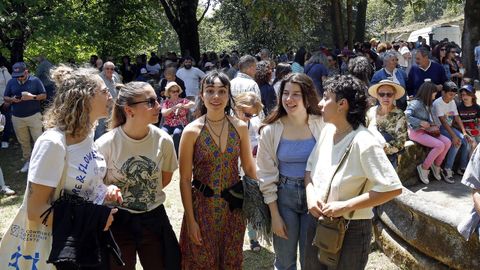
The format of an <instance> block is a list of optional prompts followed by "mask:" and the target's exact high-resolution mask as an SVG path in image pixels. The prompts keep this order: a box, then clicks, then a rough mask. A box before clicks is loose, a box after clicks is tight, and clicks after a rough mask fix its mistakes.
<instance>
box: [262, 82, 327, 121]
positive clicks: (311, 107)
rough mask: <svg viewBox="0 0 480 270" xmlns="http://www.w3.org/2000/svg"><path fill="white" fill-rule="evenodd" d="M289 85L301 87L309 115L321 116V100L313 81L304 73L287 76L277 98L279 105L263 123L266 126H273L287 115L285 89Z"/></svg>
mask: <svg viewBox="0 0 480 270" xmlns="http://www.w3.org/2000/svg"><path fill="white" fill-rule="evenodd" d="M287 83H295V84H297V85H298V86H300V89H301V90H302V100H303V104H304V106H305V108H306V109H307V114H313V115H321V109H320V107H318V102H320V100H319V98H318V94H317V91H316V90H315V86H314V84H313V81H312V79H310V77H308V76H307V75H305V74H303V73H292V74H289V75H287V76H286V77H285V78H284V79H283V81H282V82H281V84H280V91H279V93H278V98H277V105H276V106H275V108H274V109H273V110H272V112H271V113H270V114H269V115H268V116H267V118H265V120H264V121H263V123H264V124H265V125H268V124H271V123H273V122H275V121H277V120H278V119H280V118H282V117H283V116H285V115H287V111H286V110H285V108H284V107H283V104H282V96H283V90H284V89H285V85H286V84H287Z"/></svg>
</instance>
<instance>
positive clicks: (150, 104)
mask: <svg viewBox="0 0 480 270" xmlns="http://www.w3.org/2000/svg"><path fill="white" fill-rule="evenodd" d="M140 103H147V107H148V108H153V107H155V104H156V103H157V99H156V98H154V97H151V98H149V99H147V100H142V101H137V102H132V103H130V104H129V105H130V106H131V105H135V104H140Z"/></svg>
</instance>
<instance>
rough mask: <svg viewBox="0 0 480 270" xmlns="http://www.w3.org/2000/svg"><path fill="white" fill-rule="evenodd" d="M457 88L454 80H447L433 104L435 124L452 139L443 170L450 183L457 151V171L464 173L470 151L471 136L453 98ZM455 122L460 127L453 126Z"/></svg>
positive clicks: (446, 179) (460, 173) (443, 133)
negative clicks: (458, 157)
mask: <svg viewBox="0 0 480 270" xmlns="http://www.w3.org/2000/svg"><path fill="white" fill-rule="evenodd" d="M457 90H458V88H457V85H456V84H455V83H454V82H452V81H447V82H446V83H445V84H444V85H443V91H442V96H441V97H439V98H437V99H436V100H435V101H434V102H433V104H432V112H433V120H434V121H435V124H437V125H438V126H439V127H440V133H441V134H442V135H444V136H446V137H447V138H449V139H450V140H451V141H452V146H451V147H450V150H449V151H448V154H447V157H446V160H445V165H444V171H442V174H444V176H443V177H444V179H445V181H447V182H448V183H454V181H453V171H452V167H453V163H454V161H455V158H456V156H457V153H458V154H459V155H460V164H459V166H460V167H459V168H458V170H457V173H458V174H459V175H463V172H464V171H465V168H466V167H467V163H468V153H469V152H470V150H469V143H468V142H469V141H470V140H471V138H470V136H469V135H468V133H467V131H466V130H465V128H464V126H463V123H462V120H461V119H460V116H459V115H458V110H457V106H456V104H455V101H454V100H453V99H454V98H455V95H456V94H457ZM454 122H455V124H456V126H457V127H458V128H455V127H453V123H454Z"/></svg>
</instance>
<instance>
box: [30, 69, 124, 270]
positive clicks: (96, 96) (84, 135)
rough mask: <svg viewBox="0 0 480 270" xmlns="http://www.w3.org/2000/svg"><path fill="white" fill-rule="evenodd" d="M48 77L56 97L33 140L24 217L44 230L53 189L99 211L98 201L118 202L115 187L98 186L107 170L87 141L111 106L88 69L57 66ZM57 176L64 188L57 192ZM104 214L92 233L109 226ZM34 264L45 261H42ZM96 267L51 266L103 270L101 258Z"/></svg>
mask: <svg viewBox="0 0 480 270" xmlns="http://www.w3.org/2000/svg"><path fill="white" fill-rule="evenodd" d="M52 77H53V79H54V81H55V83H56V91H57V94H56V96H55V99H54V101H53V104H52V105H51V107H50V108H49V109H48V111H47V113H46V114H45V121H44V126H45V128H46V131H45V132H44V133H43V134H42V135H41V136H40V137H39V138H38V140H37V142H36V143H35V146H34V149H33V153H32V157H31V159H30V168H29V170H28V178H27V180H28V186H27V189H28V192H27V193H26V194H27V195H26V196H27V199H26V202H27V203H26V204H27V213H28V218H29V219H30V221H32V222H36V223H38V224H41V223H42V222H43V223H44V224H45V225H46V226H52V223H53V220H54V216H55V211H54V210H52V212H50V214H49V215H48V218H46V219H44V218H43V217H41V216H42V214H43V213H45V212H46V210H47V209H49V208H50V207H51V206H52V205H51V200H52V196H53V194H54V191H55V189H56V188H62V189H63V192H65V193H66V194H69V195H76V196H79V197H82V198H83V199H84V200H86V201H90V202H93V203H94V204H95V205H98V207H106V206H100V205H101V204H103V203H104V202H113V201H121V194H120V192H119V189H118V188H117V187H116V186H113V185H111V186H108V187H107V186H105V185H104V184H103V178H104V176H105V173H106V171H107V170H106V164H105V159H104V158H103V156H102V155H101V154H100V153H99V152H98V149H97V147H96V146H95V145H94V142H93V131H94V128H95V125H96V122H97V120H98V119H100V118H104V117H106V116H107V115H108V110H109V107H110V106H111V100H112V97H111V96H110V93H109V91H108V88H107V87H106V85H105V83H104V82H103V80H102V79H101V78H100V76H99V75H98V72H97V71H96V70H94V69H86V68H78V69H74V68H71V67H68V66H63V65H62V66H59V67H57V68H56V69H54V70H53V71H52ZM87 161H88V162H87ZM62 175H63V177H64V185H63V186H62V187H60V186H59V183H61V181H62V180H61V178H62ZM108 211H109V212H110V215H109V216H108V219H106V220H105V223H104V224H101V225H99V227H101V228H96V229H97V230H100V231H101V230H107V229H108V228H109V227H110V225H111V223H112V220H113V214H114V213H116V212H117V209H111V210H108ZM93 221H94V220H75V223H77V224H78V223H80V222H87V223H88V222H91V223H92V224H94V223H93ZM99 223H101V222H99ZM92 224H81V225H79V226H80V227H84V226H92ZM57 226H58V225H57ZM93 226H95V225H93ZM67 227H68V226H67ZM54 229H55V228H54ZM64 230H66V229H64ZM54 237H55V233H54ZM72 250H73V248H72ZM42 255H45V254H42ZM46 255H47V256H48V254H46ZM79 257H80V256H79ZM38 259H40V260H43V261H45V260H46V259H47V258H38ZM101 262H102V265H100V266H98V267H89V268H83V267H81V266H78V265H76V264H75V263H72V262H70V261H62V262H60V263H56V264H55V265H56V268H57V269H108V263H107V257H106V256H105V257H102V258H101Z"/></svg>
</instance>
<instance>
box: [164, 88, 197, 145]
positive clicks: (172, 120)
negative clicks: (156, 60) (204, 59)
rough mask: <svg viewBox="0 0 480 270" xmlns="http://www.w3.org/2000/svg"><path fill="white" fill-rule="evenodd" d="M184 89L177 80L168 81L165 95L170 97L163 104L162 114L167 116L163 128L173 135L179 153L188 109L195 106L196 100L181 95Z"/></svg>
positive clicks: (186, 123) (186, 122)
mask: <svg viewBox="0 0 480 270" xmlns="http://www.w3.org/2000/svg"><path fill="white" fill-rule="evenodd" d="M182 91H183V90H182V88H181V87H180V86H179V85H178V84H177V83H176V82H169V83H167V85H166V86H165V96H167V97H169V98H168V99H167V100H165V102H164V103H163V104H162V116H163V117H165V122H164V123H163V126H162V129H163V130H164V131H165V132H167V133H168V134H170V135H172V137H173V143H174V145H175V152H176V153H177V154H178V145H179V143H180V137H181V136H182V132H183V128H184V127H185V126H186V125H188V118H187V115H188V111H189V109H190V108H192V107H193V106H195V102H193V101H191V100H188V99H186V98H180V97H179V95H180V94H181V93H182Z"/></svg>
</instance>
